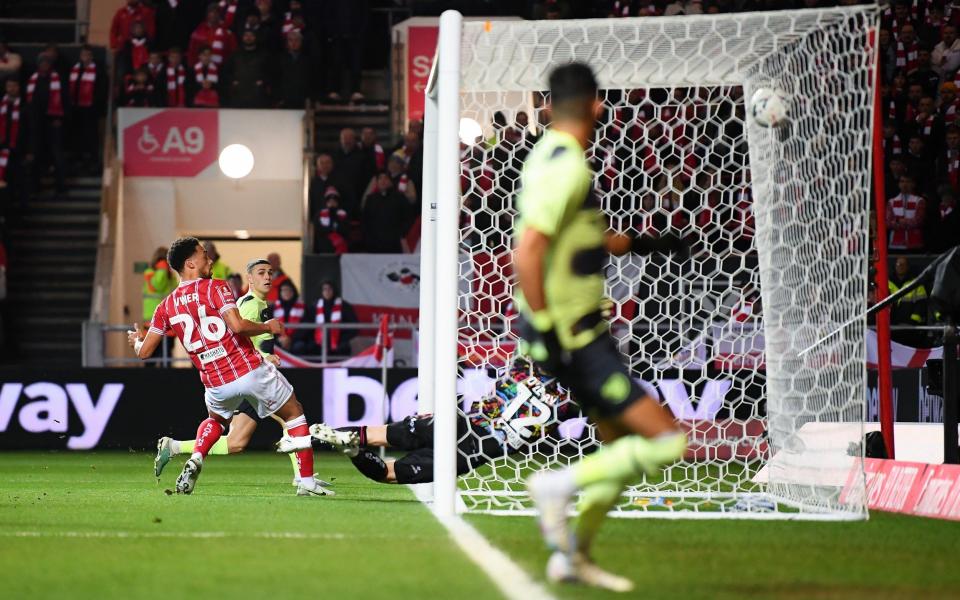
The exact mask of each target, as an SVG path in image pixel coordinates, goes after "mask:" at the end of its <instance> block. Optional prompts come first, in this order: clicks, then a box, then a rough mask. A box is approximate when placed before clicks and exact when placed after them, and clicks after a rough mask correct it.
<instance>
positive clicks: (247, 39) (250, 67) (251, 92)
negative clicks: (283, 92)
mask: <svg viewBox="0 0 960 600" xmlns="http://www.w3.org/2000/svg"><path fill="white" fill-rule="evenodd" d="M269 75H270V64H269V57H268V56H267V53H266V51H264V50H262V49H260V48H257V35H256V33H254V32H253V31H250V30H249V29H248V30H246V31H244V32H243V37H242V39H241V46H240V49H239V50H238V51H236V52H234V53H233V54H232V55H231V56H230V58H229V59H228V60H227V62H226V64H225V67H224V74H223V80H224V84H225V87H224V91H225V94H226V98H225V102H224V104H226V105H227V106H230V107H231V108H266V107H267V106H269V97H270V84H269V81H268V80H267V78H268V76H269Z"/></svg>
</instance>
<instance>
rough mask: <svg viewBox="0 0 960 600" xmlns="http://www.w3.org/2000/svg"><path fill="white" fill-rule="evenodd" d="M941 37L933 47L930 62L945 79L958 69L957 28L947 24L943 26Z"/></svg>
mask: <svg viewBox="0 0 960 600" xmlns="http://www.w3.org/2000/svg"><path fill="white" fill-rule="evenodd" d="M942 36H943V39H942V40H941V41H940V43H938V44H937V45H936V46H934V47H933V52H932V53H931V55H930V63H931V65H932V66H933V68H934V70H936V71H937V73H939V74H940V77H941V78H942V80H944V81H946V80H947V79H948V78H949V77H952V76H953V74H954V73H956V72H957V69H960V39H958V38H957V28H956V26H954V25H947V26H946V27H944V28H943V33H942Z"/></svg>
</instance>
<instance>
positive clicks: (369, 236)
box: [361, 171, 410, 254]
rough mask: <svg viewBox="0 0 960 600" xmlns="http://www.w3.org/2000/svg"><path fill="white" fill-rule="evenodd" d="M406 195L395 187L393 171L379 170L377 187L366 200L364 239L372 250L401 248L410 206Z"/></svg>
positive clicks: (394, 251)
mask: <svg viewBox="0 0 960 600" xmlns="http://www.w3.org/2000/svg"><path fill="white" fill-rule="evenodd" d="M408 207H409V203H408V202H407V199H406V198H405V197H404V196H403V195H402V194H400V192H398V191H397V190H396V189H395V188H394V187H393V180H392V179H390V173H388V172H386V171H381V172H380V173H378V174H377V189H376V190H374V191H373V193H371V194H369V195H368V196H367V197H366V198H365V199H364V201H363V217H362V219H361V225H362V228H363V242H364V246H365V248H366V251H367V252H370V253H371V254H397V253H400V252H402V250H403V246H402V244H401V241H400V240H401V239H402V238H403V236H404V235H405V234H406V233H407V227H408V226H409V218H408V217H409V213H410V209H409V208H408Z"/></svg>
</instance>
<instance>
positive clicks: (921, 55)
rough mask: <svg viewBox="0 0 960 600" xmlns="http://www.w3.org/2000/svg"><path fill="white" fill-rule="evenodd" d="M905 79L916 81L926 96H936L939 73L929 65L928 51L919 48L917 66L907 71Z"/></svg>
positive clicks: (938, 85) (938, 87) (911, 81)
mask: <svg viewBox="0 0 960 600" xmlns="http://www.w3.org/2000/svg"><path fill="white" fill-rule="evenodd" d="M907 81H909V82H910V83H918V84H920V86H921V87H922V88H923V93H924V94H925V95H927V96H936V95H937V90H939V89H940V73H937V72H936V71H935V70H934V69H933V68H932V67H931V66H930V51H929V50H927V49H926V48H920V51H919V52H918V53H917V68H916V69H914V70H913V71H911V72H910V73H908V75H907Z"/></svg>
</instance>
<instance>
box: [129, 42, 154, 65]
mask: <svg viewBox="0 0 960 600" xmlns="http://www.w3.org/2000/svg"><path fill="white" fill-rule="evenodd" d="M148 60H150V49H149V48H147V38H145V37H142V38H130V64H131V65H132V66H133V70H134V71H136V70H137V69H139V68H140V67H142V66H143V65H145V64H147V61H148Z"/></svg>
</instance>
